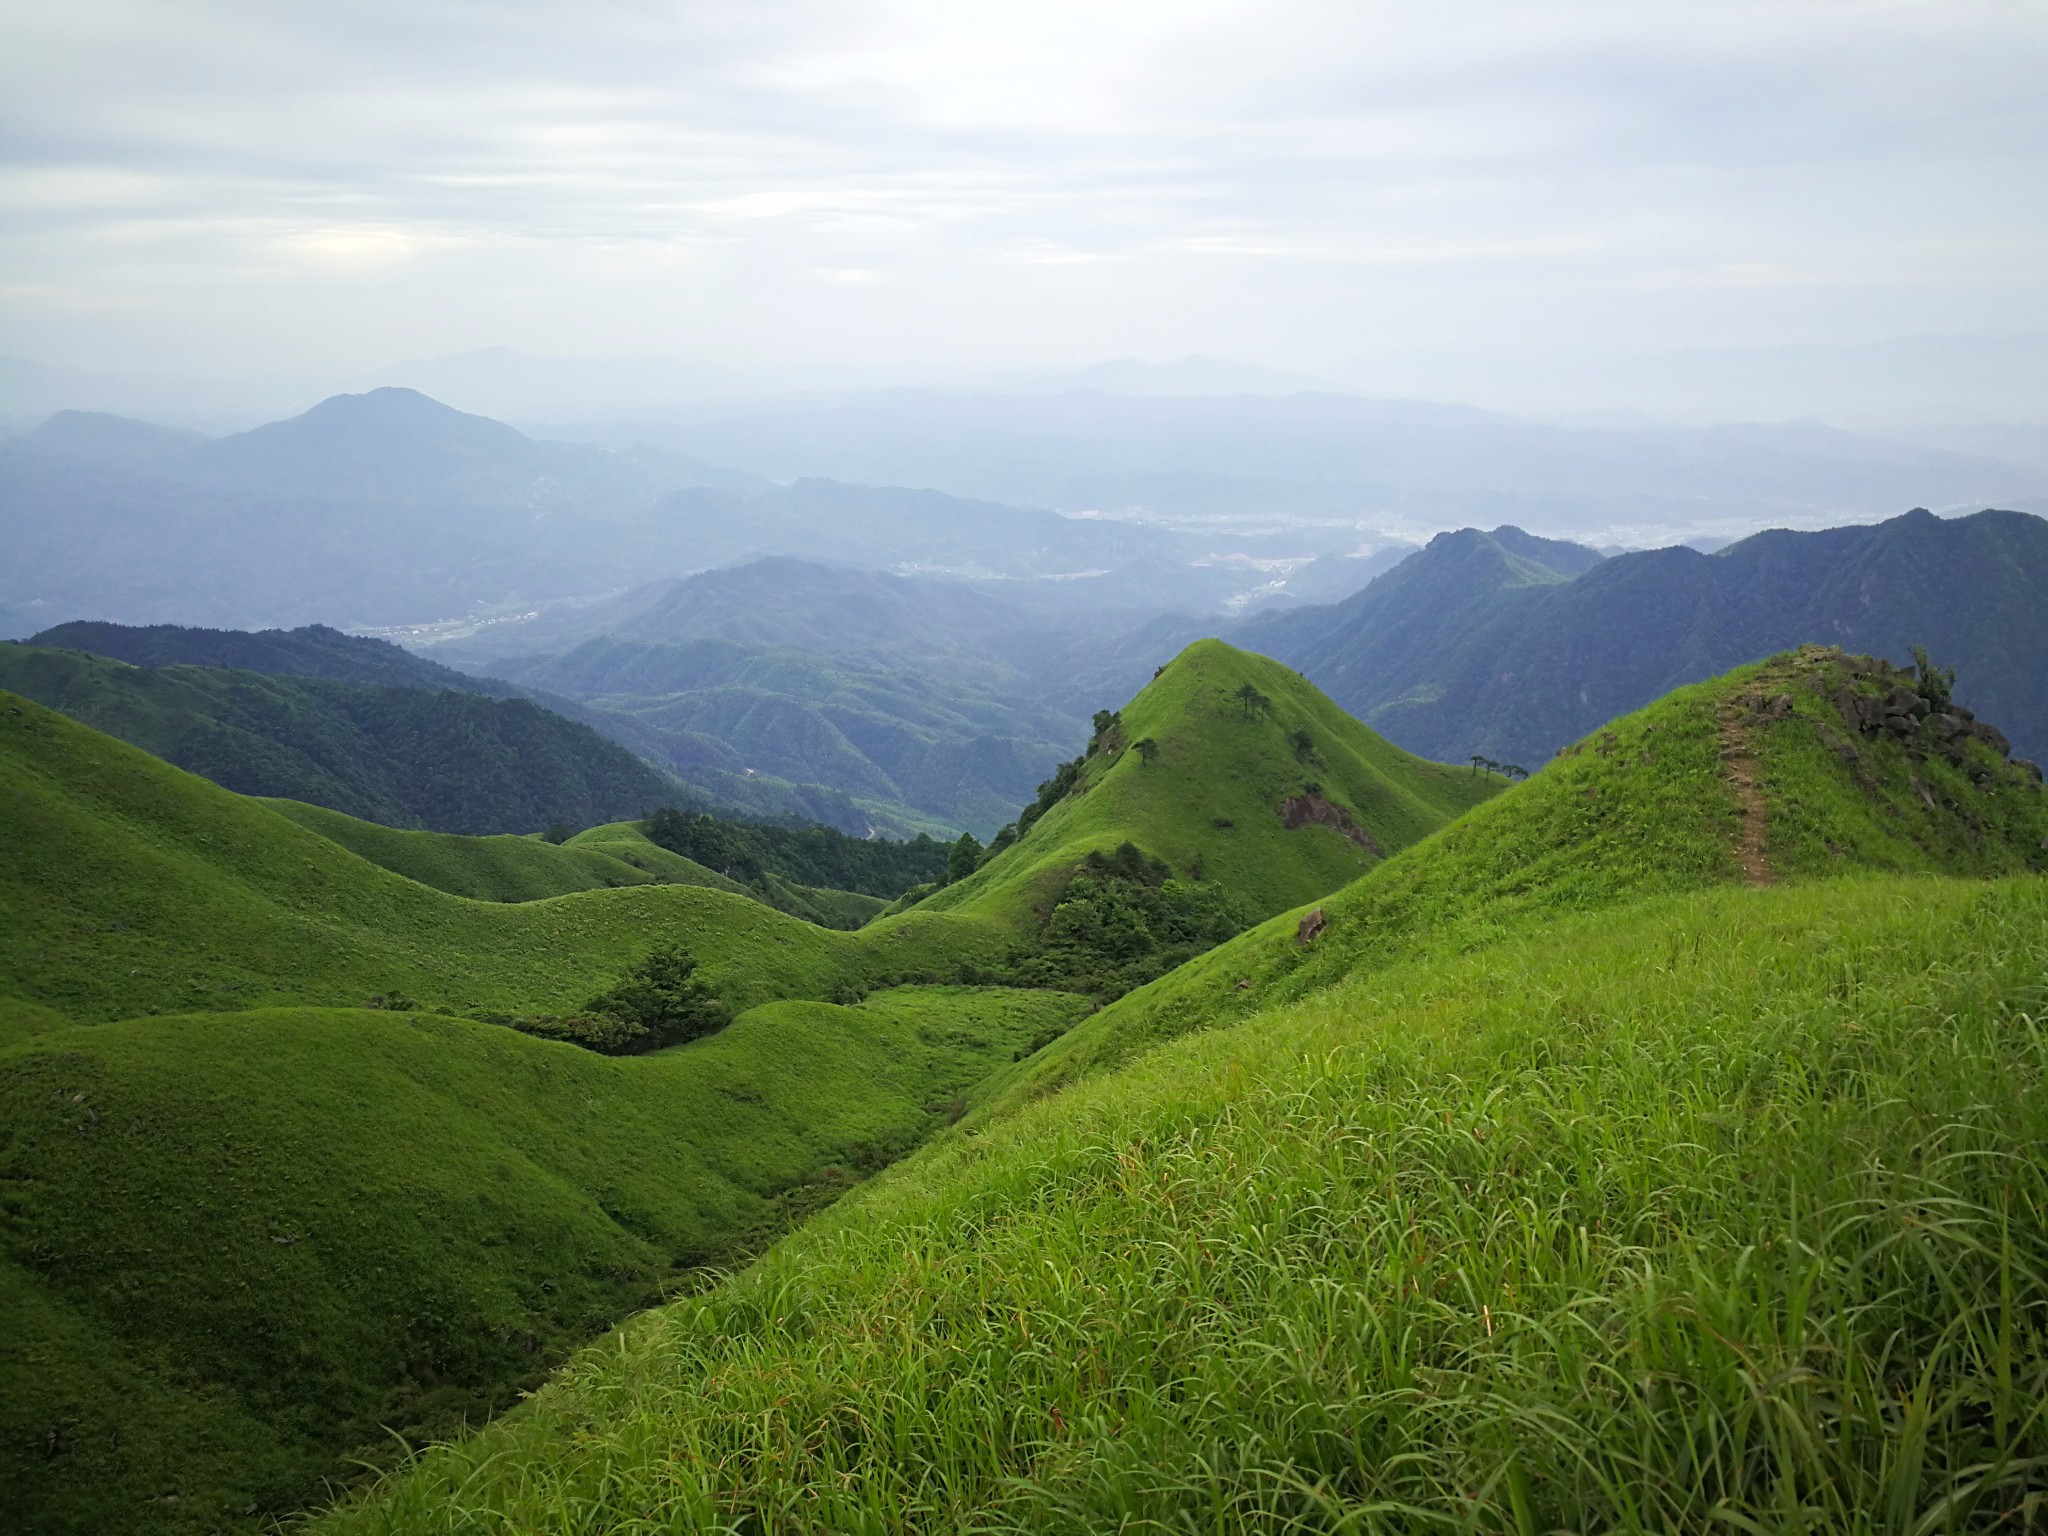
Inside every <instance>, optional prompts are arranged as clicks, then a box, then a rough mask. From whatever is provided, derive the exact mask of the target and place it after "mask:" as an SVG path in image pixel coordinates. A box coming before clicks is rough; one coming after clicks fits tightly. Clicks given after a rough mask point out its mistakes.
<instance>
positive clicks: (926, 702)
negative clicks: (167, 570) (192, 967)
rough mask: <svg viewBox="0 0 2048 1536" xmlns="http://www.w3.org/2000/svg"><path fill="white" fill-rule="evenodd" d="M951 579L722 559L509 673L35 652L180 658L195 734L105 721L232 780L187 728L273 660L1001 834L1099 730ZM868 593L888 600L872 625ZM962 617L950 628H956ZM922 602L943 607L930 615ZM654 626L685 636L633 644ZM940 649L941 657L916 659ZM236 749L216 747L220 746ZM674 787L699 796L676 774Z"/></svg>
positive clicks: (121, 628) (219, 640) (229, 719)
mask: <svg viewBox="0 0 2048 1536" xmlns="http://www.w3.org/2000/svg"><path fill="white" fill-rule="evenodd" d="M946 585H947V584H941V583H921V582H913V581H908V580H905V579H903V578H900V577H893V576H887V575H883V574H881V573H879V572H871V571H849V570H841V569H837V568H833V567H826V566H808V565H805V564H803V563H802V562H794V561H791V562H775V561H763V562H758V563H757V565H755V566H744V567H740V568H738V569H737V570H732V571H719V572H711V573H707V574H706V575H705V576H702V577H696V578H692V579H691V580H690V581H689V582H684V583H673V584H666V585H664V586H663V587H662V588H661V595H662V596H663V597H664V598H665V599H666V601H665V602H650V603H648V604H647V606H646V608H645V611H644V614H643V616H642V618H643V621H642V623H641V624H640V626H639V628H638V629H635V628H634V627H633V626H632V625H630V624H625V623H624V622H623V621H622V628H623V629H624V630H625V631H626V633H625V634H623V635H622V634H610V635H604V636H601V637H598V638H593V639H590V640H588V641H585V642H584V643H582V644H580V645H577V646H575V647H573V648H572V649H568V650H566V651H564V652H562V653H559V654H544V655H528V656H523V657H509V658H500V659H499V662H498V664H497V665H495V666H494V667H493V668H492V670H494V671H499V672H503V673H506V674H508V676H509V680H508V677H493V676H478V675H473V674H471V673H467V672H460V671H456V670H455V669H453V668H450V667H446V666H442V665H441V664H440V663H438V662H435V661H430V660H428V659H426V658H425V657H421V656H416V655H414V654H413V653H411V652H408V651H405V650H402V649H400V648H399V647H398V646H395V645H392V644H390V643H389V642H387V641H383V640H377V639H373V638H370V637H366V636H359V635H344V634H342V633H340V632H339V631H337V630H333V629H329V628H327V627H325V626H321V625H309V626H306V627H304V628H301V629H295V630H289V631H285V630H265V631H259V632H254V633H251V632H247V631H236V630H211V629H196V628H188V627H183V626H178V625H153V626H147V627H132V626H126V625H119V624H104V623H89V622H80V623H73V624H62V625H58V626H55V627H53V628H51V629H49V630H46V631H44V632H42V633H40V634H38V635H36V636H35V637H34V638H33V640H32V642H31V646H32V647H39V648H56V649H67V650H72V651H83V652H89V653H91V654H92V655H94V656H100V657H109V658H114V659H117V660H120V661H124V662H128V663H131V664H133V665H134V666H136V667H141V668H176V669H178V671H177V673H176V676H178V677H179V678H181V679H183V680H184V682H185V685H186V690H185V692H184V693H182V694H181V695H180V696H179V703H178V705H177V706H176V708H177V710H178V712H179V717H180V724H179V728H178V729H177V730H176V731H169V730H167V729H165V728H163V727H161V726H156V727H152V728H151V729H150V730H149V731H147V732H146V733H144V734H134V733H131V732H129V731H127V730H124V729H123V728H122V727H121V726H119V725H116V724H110V723H106V722H107V721H109V720H112V719H114V718H115V717H114V715H112V714H107V713H103V714H102V715H101V716H100V717H99V718H97V719H95V720H94V723H96V724H99V725H100V727H101V729H105V730H109V731H112V732H113V733H114V734H116V735H124V736H126V738H127V739H129V740H131V741H135V742H136V743H137V744H138V745H142V746H146V747H148V748H149V749H150V750H152V751H156V752H158V753H159V755H162V756H165V757H168V758H170V759H171V760H172V761H174V762H179V763H180V764H181V765H182V766H185V767H191V768H194V769H195V771H198V772H203V773H208V775H209V776H210V777H215V778H219V775H218V774H217V773H214V772H213V771H212V769H210V768H208V767H202V766H199V762H198V760H197V759H195V760H193V761H187V760H186V758H185V757H181V756H180V755H179V751H180V750H182V749H181V748H179V747H178V746H177V743H179V742H182V741H185V740H187V739H189V738H192V737H193V735H194V733H195V732H196V731H198V730H199V722H200V721H201V720H202V719H205V720H210V721H212V722H213V725H210V726H208V727H207V728H206V731H205V732H201V734H211V733H213V732H214V728H215V727H216V726H217V727H219V728H220V729H227V730H231V731H240V730H247V729H250V728H251V727H250V724H249V722H248V721H246V720H244V719H242V718H240V717H239V716H238V715H237V713H236V710H235V708H234V707H231V705H230V702H229V701H230V700H245V699H246V698H247V697H248V694H247V690H246V688H244V690H243V691H242V692H240V693H238V692H237V691H236V689H235V688H233V687H228V686H225V685H226V683H227V682H228V681H229V680H233V679H239V680H240V681H241V683H243V684H246V683H247V682H248V675H250V674H264V675H266V676H268V677H271V678H275V679H287V678H306V679H321V680H324V681H325V682H328V683H334V684H347V685H353V686H356V687H358V688H363V687H368V688H377V689H385V690H414V691H419V690H425V691H426V692H427V693H430V694H431V693H439V692H448V693H456V694H468V695H476V696H481V697H482V698H485V699H498V700H510V699H518V700H525V701H529V702H531V703H532V704H535V705H538V706H540V707H541V708H542V709H544V710H546V711H548V712H549V713H550V716H551V717H557V716H559V717H566V719H564V720H563V721H562V723H563V724H566V723H567V722H568V721H575V722H577V723H578V724H579V725H580V726H587V727H589V728H590V729H592V730H594V731H596V732H597V733H598V734H599V735H601V736H603V737H606V738H608V740H609V741H610V742H612V743H616V744H617V745H618V746H620V747H623V748H625V749H627V750H628V751H630V752H632V753H634V754H636V755H637V756H639V757H640V758H642V759H644V760H645V761H646V762H648V763H652V764H654V765H655V766H656V767H657V768H659V769H660V770H663V771H664V772H665V773H669V774H674V775H675V776H676V777H677V778H679V779H680V780H681V781H682V783H683V784H686V785H688V786H689V787H690V789H691V790H692V791H694V792H695V796H696V799H697V800H698V801H699V802H701V803H702V804H704V805H706V806H707V807H710V808H714V809H718V810H721V811H723V812H726V813H728V814H744V815H752V816H763V817H769V818H773V819H778V820H786V819H791V818H794V819H800V820H808V821H818V822H822V823H824V824H825V825H828V826H832V827H836V828H838V829H840V830H842V831H848V832H853V833H865V832H868V831H870V830H878V831H883V832H887V833H890V834H892V835H897V834H901V835H908V834H910V833H913V832H916V831H920V830H928V831H933V832H944V833H947V834H948V835H950V834H951V833H954V832H957V831H959V830H961V829H963V828H967V829H972V830H975V831H978V832H981V833H983V834H986V833H988V832H991V831H993V830H994V829H995V828H996V827H997V826H999V825H1001V824H1002V823H1003V822H1004V821H1006V820H1007V819H1008V818H1009V817H1010V816H1011V815H1012V814H1013V813H1014V812H1015V810H1016V808H1017V806H1018V804H1019V803H1020V802H1022V801H1024V800H1027V799H1029V798H1030V797H1031V794H1032V792H1033V790H1034V788H1035V787H1036V785H1037V784H1038V783H1039V781H1040V780H1042V779H1043V778H1044V777H1045V776H1046V774H1047V773H1049V772H1050V771H1051V769H1052V766H1053V764H1055V763H1057V762H1058V761H1059V760H1060V759H1061V758H1062V757H1063V756H1066V755H1067V754H1069V753H1071V752H1072V751H1073V750H1074V747H1075V746H1076V745H1077V744H1078V743H1080V742H1081V741H1083V740H1085V739H1086V737H1087V734H1088V726H1087V722H1086V719H1085V717H1083V716H1079V715H1075V714H1072V713H1070V712H1066V711H1062V710H1060V709H1059V708H1057V707H1054V706H1052V705H1049V704H1045V703H1041V702H1038V700H1037V697H1036V692H1037V690H1036V688H1035V685H1034V684H1033V682H1032V681H1031V680H1030V679H1028V678H1026V677H1025V675H1024V674H1023V673H1021V672H1019V671H1017V670H1015V669H1013V668H1009V667H1005V666H1002V665H1000V664H999V663H998V662H997V661H996V660H995V659H994V656H995V652H994V651H993V650H992V649H990V648H989V642H990V641H991V640H993V641H997V642H1000V641H1001V639H1002V638H1003V636H1004V635H1006V634H1013V633H1016V632H1017V630H1018V626H1019V625H1020V624H1021V623H1022V622H1024V621H1023V620H1022V619H1020V618H1019V617H1018V616H1017V615H1015V614H1012V613H1011V612H1010V610H1008V609H1007V608H1005V607H1004V606H1003V605H1001V604H998V603H994V602H992V601H991V602H988V603H987V604H985V605H984V604H983V602H982V601H981V600H980V599H979V598H978V597H977V596H976V594H974V593H973V592H971V591H968V592H964V593H959V592H955V593H952V594H951V595H952V596H953V597H954V598H955V600H956V602H957V603H958V606H957V607H955V608H952V609H948V608H946V607H945V605H944V604H943V603H942V602H939V601H936V600H929V599H931V594H930V593H928V592H927V591H926V588H927V587H938V588H940V589H941V590H942V592H943V591H944V590H945V589H946ZM778 593H780V600H779V601H778ZM864 608H866V609H869V610H872V611H870V612H869V614H868V618H867V622H866V623H865V624H864V625H863V624H862V623H860V622H859V616H860V614H861V612H862V610H863V609H864ZM947 617H950V618H951V620H952V625H951V627H950V628H949V627H948V626H947V625H946V624H945V623H944V622H942V621H943V620H944V619H946V618H947ZM913 618H916V619H919V620H922V621H923V622H922V623H921V624H919V625H917V626H914V627H913V625H912V623H911V621H912V619H913ZM977 621H979V622H978V623H977ZM637 633H646V634H651V635H654V636H657V637H674V638H673V639H672V640H671V639H656V640H651V641H650V640H640V639H635V638H630V636H631V635H632V634H637ZM835 634H836V642H835V643H828V642H827V636H828V635H835ZM961 634H972V635H973V636H974V637H975V639H974V641H973V643H971V644H970V643H965V642H962V641H961V640H958V639H956V638H954V637H955V636H956V635H961ZM728 636H742V637H744V636H754V637H757V638H759V639H761V640H763V641H765V642H767V643H761V644H748V643H744V641H743V640H741V639H733V638H727V637H728ZM863 642H866V645H865V647H864V646H863ZM1048 643H1050V642H1048ZM29 653H30V651H29V649H28V648H7V647H0V663H5V662H6V660H7V658H8V657H9V655H10V654H12V655H13V656H14V657H15V658H16V664H17V665H19V658H20V657H21V656H24V655H27V654H29ZM919 659H923V660H924V661H926V662H928V663H930V669H925V670H921V669H919V668H918V667H916V666H915V665H914V663H915V662H916V661H918V660H919ZM224 669H232V670H224ZM0 670H4V667H0ZM52 675H53V674H49V673H47V672H46V673H45V674H43V675H42V676H41V677H40V679H31V678H28V677H26V676H24V677H23V680H22V681H20V682H17V683H15V684H13V685H11V686H14V687H16V688H17V689H18V690H19V691H21V692H24V693H27V694H29V695H30V696H32V697H35V698H37V699H39V700H41V701H42V702H45V703H48V704H50V705H52V707H55V708H62V709H66V710H67V711H68V710H69V709H70V706H69V705H68V704H67V703H66V702H65V699H66V698H82V697H83V696H82V695H80V694H77V693H74V692H71V691H67V690H68V689H69V687H70V684H69V683H66V684H64V685H61V686H59V685H56V684H54V683H52V681H51V677H52ZM64 676H65V677H67V678H69V677H70V674H69V673H68V672H67V673H65V674H64ZM94 676H95V678H96V682H97V685H98V686H100V687H109V686H112V681H113V680H118V681H119V682H120V684H121V686H122V687H123V688H126V689H127V690H130V691H135V690H141V689H144V688H146V687H151V686H156V684H153V683H148V682H146V681H145V678H144V677H142V676H133V677H131V676H126V675H124V674H119V673H116V674H110V675H101V674H94ZM202 685H203V686H202ZM39 687H41V688H43V689H45V690H46V691H38V688H39ZM195 687H198V688H200V691H199V692H194V691H193V689H194V688H195ZM116 691H119V689H117V690H116ZM46 692H47V694H48V696H46ZM257 694H258V695H259V696H260V695H263V690H260V689H259V690H257ZM302 702H303V701H302ZM152 708H153V709H155V710H157V711H158V712H160V709H161V706H153V707H152ZM447 708H448V709H449V710H451V711H453V712H455V713H457V714H462V713H464V712H471V713H473V712H474V708H475V706H474V705H471V704H467V703H462V702H460V701H455V700H451V701H449V703H448V705H447ZM316 712H317V711H316ZM80 718H87V717H85V716H81V717H80ZM255 729H256V730H257V731H258V733H259V734H262V733H265V732H267V733H268V734H269V736H270V738H271V739H272V742H273V745H274V746H279V747H281V748H287V749H294V750H295V749H297V748H298V747H299V746H301V745H303V744H304V743H302V742H301V739H300V738H301V737H302V736H304V735H305V734H306V733H307V732H308V731H309V730H311V733H312V735H313V736H314V737H315V738H319V737H321V736H322V735H323V733H324V730H325V728H324V726H323V727H321V728H319V729H313V728H312V727H311V726H310V725H309V721H308V718H307V717H304V716H301V715H299V714H296V713H294V712H291V711H286V712H283V713H280V712H278V711H277V710H275V709H266V710H265V711H264V716H263V723H262V724H261V725H260V726H257V727H255ZM267 757H268V758H274V757H275V753H269V754H267ZM217 758H218V754H216V753H211V751H210V750H209V755H208V756H207V757H206V758H205V761H207V762H209V763H211V762H214V761H216V759H217ZM399 766H401V765H399V764H393V765H392V767H393V769H394V771H396V770H397V769H398V767H399ZM265 771H266V772H267V773H270V774H271V777H270V778H269V779H266V780H265V781H264V782H265V784H267V785H268V786H269V787H265V788H247V787H244V786H245V784H247V783H253V782H254V781H253V780H242V781H237V782H236V784H235V785H234V786H233V787H237V788H242V789H243V792H245V793H251V794H257V793H262V794H274V795H286V796H289V797H290V798H296V799H305V800H311V801H313V802H315V803H317V804H321V805H327V806H331V807H333V808H334V809H337V810H345V811H348V812H350V814H352V815H357V816H363V817H366V818H368V819H371V820H376V821H381V822H385V823H386V824H388V825H392V826H415V825H426V826H430V827H433V826H435V825H436V824H435V823H434V822H433V821H432V820H425V821H422V820H421V819H420V818H419V816H418V814H417V811H416V808H409V807H408V806H407V805H406V804H405V803H403V801H402V800H394V799H392V798H390V797H389V796H385V797H382V798H378V797H370V798H365V797H364V796H363V795H361V794H359V793H356V792H353V791H348V790H345V789H337V788H334V787H330V786H326V785H325V784H324V783H319V782H314V781H313V780H312V779H307V781H306V782H305V783H304V784H303V785H302V786H301V787H300V788H298V789H292V788H286V787H279V786H281V785H283V784H284V783H285V780H284V779H282V778H279V777H277V774H278V772H280V770H278V769H277V767H276V765H275V763H272V765H271V767H270V768H267V769H266V770H265ZM294 772H300V774H301V777H303V776H304V774H303V772H301V771H300V770H294ZM219 781H220V782H223V783H226V782H228V781H227V780H226V779H220V780H219ZM667 798H669V799H678V798H685V797H684V796H682V795H681V794H680V793H679V791H678V790H677V789H676V788H674V787H671V789H670V790H669V791H668V792H667ZM621 814H633V815H637V814H639V812H638V811H633V812H630V813H623V812H622V813H621ZM441 830H448V829H441ZM460 830H473V829H470V828H462V829H460ZM488 830H505V829H500V828H491V829H488Z"/></svg>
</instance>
